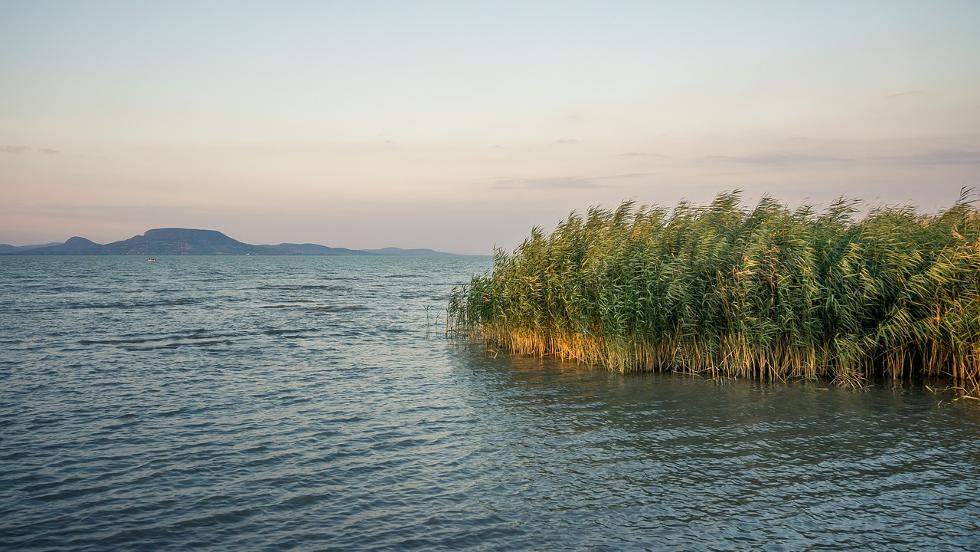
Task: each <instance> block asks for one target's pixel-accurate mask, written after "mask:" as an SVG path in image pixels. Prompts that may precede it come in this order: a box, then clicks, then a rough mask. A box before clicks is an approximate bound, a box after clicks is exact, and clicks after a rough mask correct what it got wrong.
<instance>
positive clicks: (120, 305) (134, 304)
mask: <svg viewBox="0 0 980 552" xmlns="http://www.w3.org/2000/svg"><path fill="white" fill-rule="evenodd" d="M200 302H201V300H200V299H194V298H193V297H181V298H177V299H160V300H154V301H112V302H109V303H69V304H67V305H64V308H66V309H71V310H80V309H83V310H104V309H134V308H149V307H173V306H180V305H194V304H197V303H200Z"/></svg>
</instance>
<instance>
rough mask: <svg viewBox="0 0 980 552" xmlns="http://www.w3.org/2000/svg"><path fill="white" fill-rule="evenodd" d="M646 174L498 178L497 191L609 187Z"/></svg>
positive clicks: (495, 186)
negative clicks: (612, 182) (619, 181)
mask: <svg viewBox="0 0 980 552" xmlns="http://www.w3.org/2000/svg"><path fill="white" fill-rule="evenodd" d="M647 174H648V173H624V174H612V175H605V176H556V177H547V178H498V179H496V180H495V181H494V183H493V187H494V188H495V189H498V190H579V189H589V188H606V187H609V184H608V183H607V181H609V180H624V179H634V178H642V177H644V176H647Z"/></svg>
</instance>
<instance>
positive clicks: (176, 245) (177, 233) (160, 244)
mask: <svg viewBox="0 0 980 552" xmlns="http://www.w3.org/2000/svg"><path fill="white" fill-rule="evenodd" d="M0 255H379V256H401V257H432V256H452V255H454V254H453V253H443V252H441V251H434V250H432V249H400V248H397V247H385V248H383V249H347V248H344V247H327V246H325V245H318V244H315V243H280V244H277V245H252V244H249V243H244V242H240V241H238V240H236V239H234V238H230V237H228V236H226V235H225V234H222V233H221V232H218V231H216V230H197V229H193V228H154V229H152V230H147V231H146V232H145V233H144V234H141V235H139V236H133V237H132V238H129V239H128V240H122V241H117V242H112V243H107V244H98V243H95V242H94V241H92V240H89V239H86V238H82V237H78V236H75V237H73V238H69V239H68V241H66V242H65V243H49V244H44V245H22V246H16V245H7V244H0Z"/></svg>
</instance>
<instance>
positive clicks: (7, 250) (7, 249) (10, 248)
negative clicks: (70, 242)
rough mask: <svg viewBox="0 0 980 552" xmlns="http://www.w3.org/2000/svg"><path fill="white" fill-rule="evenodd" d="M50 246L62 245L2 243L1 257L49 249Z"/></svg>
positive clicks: (0, 246) (0, 244)
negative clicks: (42, 248)
mask: <svg viewBox="0 0 980 552" xmlns="http://www.w3.org/2000/svg"><path fill="white" fill-rule="evenodd" d="M49 245H61V244H60V243H57V242H55V243H42V244H39V245H9V244H6V243H0V255H9V254H11V253H16V252H18V251H27V250H28V249H37V248H39V247H47V246H49Z"/></svg>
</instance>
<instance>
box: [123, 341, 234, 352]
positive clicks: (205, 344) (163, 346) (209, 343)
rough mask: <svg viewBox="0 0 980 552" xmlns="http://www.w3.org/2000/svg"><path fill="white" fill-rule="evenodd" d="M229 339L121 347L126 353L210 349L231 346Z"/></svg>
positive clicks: (231, 342)
mask: <svg viewBox="0 0 980 552" xmlns="http://www.w3.org/2000/svg"><path fill="white" fill-rule="evenodd" d="M233 343H234V341H232V340H231V339H212V340H208V341H175V342H173V343H160V344H154V345H148V346H146V347H135V346H134V347H125V346H124V347H123V349H126V350H127V351H155V350H157V349H177V348H180V347H188V346H190V347H210V346H212V345H231V344H233Z"/></svg>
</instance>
